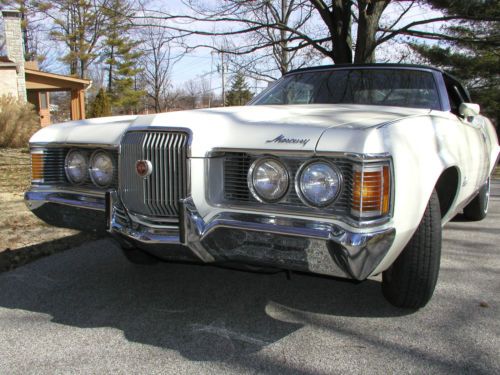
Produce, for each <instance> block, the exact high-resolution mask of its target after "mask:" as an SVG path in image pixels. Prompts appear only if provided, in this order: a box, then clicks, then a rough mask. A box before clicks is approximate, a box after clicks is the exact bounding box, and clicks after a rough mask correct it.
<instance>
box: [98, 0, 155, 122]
mask: <svg viewBox="0 0 500 375" xmlns="http://www.w3.org/2000/svg"><path fill="white" fill-rule="evenodd" d="M106 15H107V16H108V19H109V22H108V27H107V29H108V34H107V37H106V41H105V45H106V56H107V59H106V64H107V65H108V92H109V93H110V94H111V99H112V104H113V107H114V109H115V111H116V112H121V113H130V112H133V111H134V110H135V108H136V107H137V105H138V104H139V102H140V100H141V98H142V97H143V96H144V95H145V93H144V92H143V91H141V90H136V88H135V79H136V76H137V75H138V73H139V72H140V69H139V68H138V66H139V58H140V57H141V55H142V53H141V52H140V51H138V50H137V46H138V44H139V42H137V41H134V40H132V39H131V38H130V30H131V28H132V23H131V22H130V19H131V17H132V15H133V14H132V8H131V6H130V3H129V2H128V1H127V0H111V1H110V4H109V8H108V9H107V10H106Z"/></svg>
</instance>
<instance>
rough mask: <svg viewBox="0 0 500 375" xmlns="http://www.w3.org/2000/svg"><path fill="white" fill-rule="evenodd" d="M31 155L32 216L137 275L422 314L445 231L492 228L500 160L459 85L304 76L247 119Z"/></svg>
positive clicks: (128, 121) (123, 130)
mask: <svg viewBox="0 0 500 375" xmlns="http://www.w3.org/2000/svg"><path fill="white" fill-rule="evenodd" d="M30 148H31V156H32V186H31V189H30V190H29V191H28V192H26V194H25V199H26V202H27V205H28V207H29V208H30V209H31V210H32V211H33V213H34V214H35V215H37V216H38V217H40V218H41V219H43V220H45V221H46V222H47V223H50V224H53V225H57V226H63V227H70V228H77V229H81V230H96V229H97V230H99V229H100V230H104V229H106V230H107V231H108V232H109V233H111V234H112V235H113V237H114V238H116V239H117V240H118V241H119V242H120V244H121V246H122V248H123V250H124V253H125V254H126V255H127V257H128V258H129V259H130V260H132V261H135V262H144V261H149V260H150V259H153V258H154V259H156V258H160V259H164V260H172V261H196V262H204V263H215V264H220V265H231V266H234V265H240V266H242V267H249V268H252V269H255V268H259V267H260V268H261V269H288V270H299V271H307V272H312V273H318V274H323V275H331V276H338V277H343V278H351V279H354V280H365V279H367V278H369V277H371V276H375V275H378V274H382V276H383V277H382V279H383V281H382V291H383V294H384V296H385V297H386V298H387V300H388V301H389V302H391V303H392V304H394V305H396V306H400V307H406V308H414V309H415V308H419V307H422V306H424V305H425V304H426V303H427V302H428V301H429V299H430V298H431V296H432V294H433V291H434V287H435V285H436V281H437V278H438V273H439V264H440V253H441V228H442V226H443V225H444V224H446V222H448V221H449V220H450V219H452V218H453V217H454V216H455V215H456V214H457V213H459V212H461V211H462V210H463V214H464V216H465V217H466V218H468V219H470V220H480V219H482V218H484V217H485V216H486V214H487V210H488V199H489V186H490V185H489V182H490V179H489V176H490V174H491V173H492V170H493V168H494V166H495V163H496V160H497V157H498V153H499V146H498V139H497V136H496V133H495V130H494V128H493V126H492V124H491V122H490V121H489V120H488V119H487V118H485V117H483V116H481V115H480V113H479V106H478V105H477V104H472V103H471V100H470V97H469V94H468V93H467V91H466V90H465V89H464V88H463V87H462V85H461V84H460V83H459V82H457V81H456V79H454V78H453V77H452V76H450V75H448V74H446V73H444V72H442V71H441V70H437V69H434V68H431V67H425V66H413V65H391V64H384V65H382V64H375V65H349V66H320V67H317V68H310V69H301V70H296V71H292V72H290V73H288V74H286V75H285V76H284V77H282V78H281V79H280V80H278V81H277V82H276V83H275V84H274V85H272V86H271V87H269V88H268V89H267V90H265V91H264V92H263V93H262V94H260V95H258V96H257V97H256V98H255V99H254V100H252V102H250V103H249V105H247V106H243V107H229V108H213V109H199V110H192V111H182V112H173V113H161V114H156V115H146V116H122V117H108V118H100V119H92V120H83V121H78V122H68V123H64V124H59V125H53V126H50V127H47V128H44V129H42V130H40V131H39V132H38V133H36V134H35V135H34V136H33V137H32V138H31V140H30Z"/></svg>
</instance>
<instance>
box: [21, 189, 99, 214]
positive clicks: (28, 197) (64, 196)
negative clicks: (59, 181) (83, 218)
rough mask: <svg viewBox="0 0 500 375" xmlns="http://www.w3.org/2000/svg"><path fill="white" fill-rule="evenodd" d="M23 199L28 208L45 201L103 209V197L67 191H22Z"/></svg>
mask: <svg viewBox="0 0 500 375" xmlns="http://www.w3.org/2000/svg"><path fill="white" fill-rule="evenodd" d="M24 200H25V203H26V205H27V206H28V208H29V209H30V210H34V209H36V208H39V207H41V206H43V205H44V204H45V203H58V204H62V205H65V206H72V207H79V208H86V209H89V210H96V211H104V210H105V207H106V206H105V197H104V193H103V194H102V196H95V195H83V194H80V193H75V192H69V191H54V190H51V191H34V190H30V191H27V192H26V193H24Z"/></svg>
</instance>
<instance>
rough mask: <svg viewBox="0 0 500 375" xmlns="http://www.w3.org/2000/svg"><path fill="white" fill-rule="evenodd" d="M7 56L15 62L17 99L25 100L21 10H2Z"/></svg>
mask: <svg viewBox="0 0 500 375" xmlns="http://www.w3.org/2000/svg"><path fill="white" fill-rule="evenodd" d="M2 16H3V24H4V31H5V49H6V51H7V58H8V59H9V60H11V61H12V62H15V63H16V64H17V92H18V96H19V99H21V100H24V101H26V78H25V72H24V39H23V34H22V31H21V12H19V11H18V10H2Z"/></svg>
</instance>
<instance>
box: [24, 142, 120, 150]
mask: <svg viewBox="0 0 500 375" xmlns="http://www.w3.org/2000/svg"><path fill="white" fill-rule="evenodd" d="M119 146H120V145H118V144H109V143H66V142H37V143H30V145H29V147H30V149H33V148H52V147H63V148H72V147H81V148H103V149H107V150H109V149H113V150H118V149H119Z"/></svg>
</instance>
